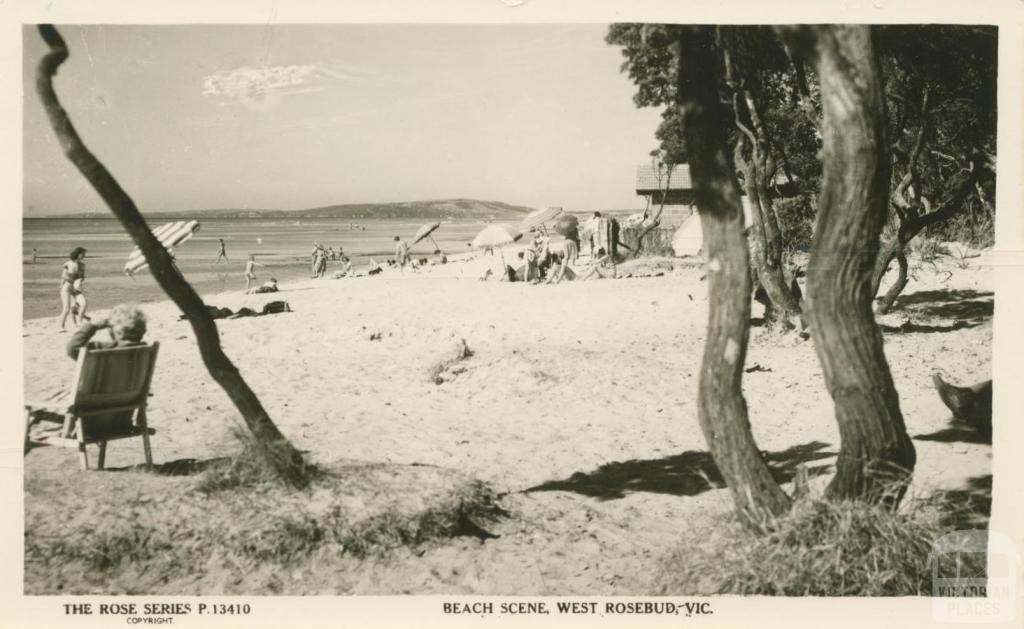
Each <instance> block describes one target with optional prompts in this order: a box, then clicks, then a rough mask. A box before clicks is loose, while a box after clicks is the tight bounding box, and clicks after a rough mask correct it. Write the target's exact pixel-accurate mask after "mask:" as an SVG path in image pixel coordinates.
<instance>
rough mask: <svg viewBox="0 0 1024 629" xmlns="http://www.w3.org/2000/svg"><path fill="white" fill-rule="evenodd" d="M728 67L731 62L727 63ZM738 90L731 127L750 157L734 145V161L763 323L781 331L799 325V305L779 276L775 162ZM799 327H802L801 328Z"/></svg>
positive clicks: (748, 100)
mask: <svg viewBox="0 0 1024 629" xmlns="http://www.w3.org/2000/svg"><path fill="white" fill-rule="evenodd" d="M727 63H730V64H731V61H727ZM731 85H732V87H733V89H735V90H737V91H736V93H735V94H734V97H733V105H734V108H735V112H734V123H735V125H736V127H737V128H738V129H739V130H740V132H741V133H742V134H743V135H742V137H745V138H746V139H747V141H749V143H750V157H749V158H744V157H743V155H742V150H741V149H742V141H741V142H740V143H738V144H737V145H736V161H737V164H738V165H739V167H740V169H741V170H742V171H743V187H744V190H745V191H746V193H747V199H748V200H749V202H750V209H751V236H752V241H751V243H752V244H751V250H752V252H753V254H754V255H753V262H754V268H755V269H756V272H757V278H758V282H759V283H760V285H761V287H762V288H763V289H764V293H765V296H766V297H767V299H768V300H769V301H770V302H771V306H770V307H766V308H765V320H766V321H767V322H769V323H770V324H773V325H777V326H780V327H782V328H783V329H793V328H795V327H797V325H798V324H800V323H801V322H800V314H801V312H800V311H801V308H800V302H799V300H797V299H796V297H795V296H794V295H793V293H792V292H791V291H790V290H789V286H788V285H787V284H786V280H785V277H784V275H783V272H782V235H781V233H780V230H779V225H778V221H777V220H776V218H775V210H774V208H773V207H772V206H771V196H770V193H769V192H768V183H769V179H770V178H771V177H772V173H773V172H774V170H775V161H774V158H773V157H772V154H771V152H770V150H769V142H768V137H767V130H766V129H765V126H764V123H763V122H762V119H761V113H760V111H759V110H758V107H757V102H756V101H755V99H754V96H753V94H752V93H751V92H750V91H749V90H746V89H742V88H741V87H740V86H739V84H738V83H735V82H733V83H732V84H731ZM741 95H742V103H743V104H744V105H745V106H746V110H747V113H748V114H749V116H750V122H751V126H752V127H753V128H749V127H747V126H746V125H745V124H743V122H742V121H741V119H740V102H741V98H740V96H741ZM801 327H802V326H801Z"/></svg>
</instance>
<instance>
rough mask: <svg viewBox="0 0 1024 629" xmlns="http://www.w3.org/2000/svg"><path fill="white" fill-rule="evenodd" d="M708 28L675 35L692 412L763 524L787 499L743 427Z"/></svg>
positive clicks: (730, 217)
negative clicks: (690, 297)
mask: <svg viewBox="0 0 1024 629" xmlns="http://www.w3.org/2000/svg"><path fill="white" fill-rule="evenodd" d="M710 28H711V27H706V26H705V27H691V28H689V29H687V30H686V31H685V32H684V33H683V34H681V35H680V41H679V77H678V90H677V94H678V98H679V104H680V107H681V109H682V111H683V116H684V120H685V124H684V129H685V134H686V146H687V147H688V148H689V151H690V157H691V162H690V174H691V176H692V177H693V183H694V192H695V196H696V202H697V208H698V210H699V211H700V217H701V226H702V230H703V233H704V248H705V255H706V258H707V269H708V282H709V288H708V291H709V302H710V306H709V308H710V313H709V321H708V334H707V341H706V342H705V346H704V359H703V363H702V367H701V376H700V392H699V399H698V419H699V421H700V426H701V430H702V431H703V432H704V437H705V438H706V439H707V441H708V445H709V447H710V449H711V455H712V456H713V457H714V459H715V463H716V464H717V465H718V468H719V470H720V471H721V473H722V477H723V478H724V479H725V481H726V483H727V484H728V486H729V489H730V491H731V493H732V497H733V500H734V502H735V503H736V507H737V509H738V511H739V513H740V514H741V517H742V518H743V519H744V520H745V521H746V522H747V523H749V524H753V525H755V526H761V527H763V526H765V525H766V524H767V523H768V522H770V521H771V519H772V518H774V517H776V516H778V515H781V514H783V513H785V512H786V511H787V510H788V509H789V506H790V501H789V498H788V497H787V496H786V494H785V493H784V492H783V491H782V489H781V488H780V487H779V485H778V484H777V483H776V482H775V480H774V479H773V478H772V475H771V472H770V470H769V468H768V465H767V464H766V462H765V460H764V458H763V457H762V455H761V452H760V450H759V449H758V447H757V444H756V443H755V441H754V436H753V434H751V431H750V422H749V419H748V416H747V403H746V401H745V400H744V399H743V391H742V378H743V363H744V360H745V358H746V352H747V340H748V336H749V332H750V276H749V259H748V253H747V243H746V238H745V237H744V235H743V209H742V205H741V204H740V195H739V189H738V186H737V184H736V178H735V175H734V173H735V172H736V171H735V168H734V166H733V164H732V160H731V159H730V157H729V153H728V151H727V150H726V142H725V137H724V135H723V132H722V131H723V129H724V128H725V124H724V118H723V112H722V110H721V107H720V105H719V103H718V92H717V88H716V79H715V77H714V75H713V74H712V73H713V69H714V68H715V67H716V63H715V59H714V55H713V50H712V41H713V40H712V37H711V33H710Z"/></svg>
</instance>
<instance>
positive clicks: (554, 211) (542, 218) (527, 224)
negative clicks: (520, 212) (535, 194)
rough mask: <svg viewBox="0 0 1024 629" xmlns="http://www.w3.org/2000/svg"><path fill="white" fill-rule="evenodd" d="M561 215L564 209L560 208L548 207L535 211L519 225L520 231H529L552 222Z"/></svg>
mask: <svg viewBox="0 0 1024 629" xmlns="http://www.w3.org/2000/svg"><path fill="white" fill-rule="evenodd" d="M561 213H562V208H560V207H546V208H544V209H542V210H534V211H532V212H530V213H529V214H527V215H526V217H525V218H523V220H522V222H521V223H519V231H524V232H525V231H528V230H530V229H531V228H533V227H536V226H537V225H540V224H542V223H546V222H548V221H550V220H551V219H553V218H555V217H556V216H558V215H559V214H561Z"/></svg>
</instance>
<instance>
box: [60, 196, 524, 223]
mask: <svg viewBox="0 0 1024 629" xmlns="http://www.w3.org/2000/svg"><path fill="white" fill-rule="evenodd" d="M532 209H533V208H528V207H523V206H520V205H509V204H508V203H502V202H501V201H478V200H476V199H443V200H440V201H407V202H393V203H347V204H342V205H328V206H324V207H317V208H311V209H308V210H239V209H220V210H185V211H181V212H150V213H147V214H146V218H150V219H154V218H155V219H172V218H340V219H346V220H355V219H360V220H364V219H370V218H390V219H404V218H414V219H421V220H422V219H445V218H450V219H489V220H491V219H514V220H517V219H520V218H522V216H523V215H524V214H526V213H528V212H530V211H532ZM54 218H113V215H111V214H109V213H103V212H89V213H87V214H65V215H62V216H57V217H54Z"/></svg>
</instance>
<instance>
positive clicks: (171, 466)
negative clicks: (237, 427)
mask: <svg viewBox="0 0 1024 629" xmlns="http://www.w3.org/2000/svg"><path fill="white" fill-rule="evenodd" d="M230 461H231V457H226V456H221V457H216V458H213V459H176V460H174V461H167V462H166V463H158V464H154V465H153V466H152V467H151V468H149V469H148V470H147V469H146V464H145V463H140V464H138V465H127V466H125V467H108V468H105V470H104V471H107V472H147V471H148V472H149V473H150V474H156V475H157V476H195V475H197V474H202V473H203V472H205V471H206V470H208V469H210V468H211V467H216V466H218V465H224V464H227V463H229V462H230Z"/></svg>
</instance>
